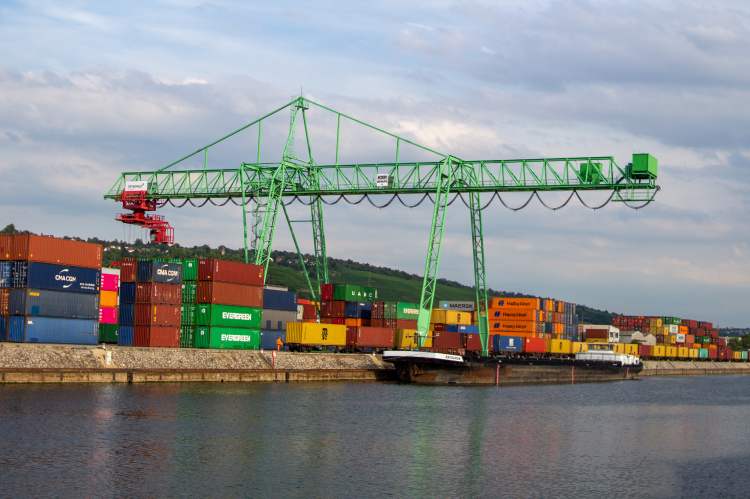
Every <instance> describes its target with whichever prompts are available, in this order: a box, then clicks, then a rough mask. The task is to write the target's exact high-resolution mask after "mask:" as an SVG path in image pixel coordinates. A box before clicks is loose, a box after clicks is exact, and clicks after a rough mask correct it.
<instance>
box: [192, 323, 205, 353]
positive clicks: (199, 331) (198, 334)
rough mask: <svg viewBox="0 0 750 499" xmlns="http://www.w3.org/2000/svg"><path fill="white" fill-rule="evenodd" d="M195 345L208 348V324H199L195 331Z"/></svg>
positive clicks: (195, 346)
mask: <svg viewBox="0 0 750 499" xmlns="http://www.w3.org/2000/svg"><path fill="white" fill-rule="evenodd" d="M193 347H194V348H208V326H198V327H196V328H195V330H194V331H193Z"/></svg>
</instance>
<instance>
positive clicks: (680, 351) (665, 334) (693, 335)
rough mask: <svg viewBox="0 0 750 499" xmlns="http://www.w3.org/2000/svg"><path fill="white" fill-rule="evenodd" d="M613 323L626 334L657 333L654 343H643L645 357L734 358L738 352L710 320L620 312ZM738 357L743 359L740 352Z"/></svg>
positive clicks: (654, 334) (642, 353) (642, 354)
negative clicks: (648, 346) (720, 334)
mask: <svg viewBox="0 0 750 499" xmlns="http://www.w3.org/2000/svg"><path fill="white" fill-rule="evenodd" d="M612 324H613V325H615V326H617V327H619V328H620V330H621V331H622V333H623V334H624V335H628V336H632V335H633V334H634V333H636V332H640V333H641V334H643V335H648V334H651V335H653V336H654V337H655V345H654V346H653V347H651V348H645V347H646V345H641V349H642V352H641V356H644V357H656V358H659V357H665V358H688V359H689V358H694V359H715V360H733V359H734V358H735V353H738V352H733V351H732V349H731V348H730V347H729V346H728V345H727V344H726V340H725V339H724V338H719V331H718V330H716V329H714V327H713V323H711V322H705V321H696V320H693V319H680V318H678V317H668V316H665V317H655V316H625V315H621V316H617V317H615V318H614V319H613V320H612ZM739 358H740V359H742V354H741V353H740V357H739Z"/></svg>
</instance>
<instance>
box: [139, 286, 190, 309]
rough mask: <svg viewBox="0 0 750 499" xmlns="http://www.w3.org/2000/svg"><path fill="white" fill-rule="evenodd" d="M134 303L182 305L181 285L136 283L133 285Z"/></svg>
mask: <svg viewBox="0 0 750 499" xmlns="http://www.w3.org/2000/svg"><path fill="white" fill-rule="evenodd" d="M135 302H136V303H152V304H155V305H179V304H180V303H182V284H164V283H161V282H138V283H136V284H135Z"/></svg>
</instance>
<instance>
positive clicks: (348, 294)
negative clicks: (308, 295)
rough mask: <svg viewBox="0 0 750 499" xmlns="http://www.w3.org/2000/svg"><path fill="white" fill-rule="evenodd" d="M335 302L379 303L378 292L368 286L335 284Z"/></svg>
mask: <svg viewBox="0 0 750 499" xmlns="http://www.w3.org/2000/svg"><path fill="white" fill-rule="evenodd" d="M333 300H341V301H367V302H371V301H378V290H377V289H376V288H370V287H367V286H354V285H351V284H335V285H334V286H333Z"/></svg>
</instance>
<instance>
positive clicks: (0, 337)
mask: <svg viewBox="0 0 750 499" xmlns="http://www.w3.org/2000/svg"><path fill="white" fill-rule="evenodd" d="M8 319H9V318H8V316H7V315H0V341H8Z"/></svg>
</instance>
